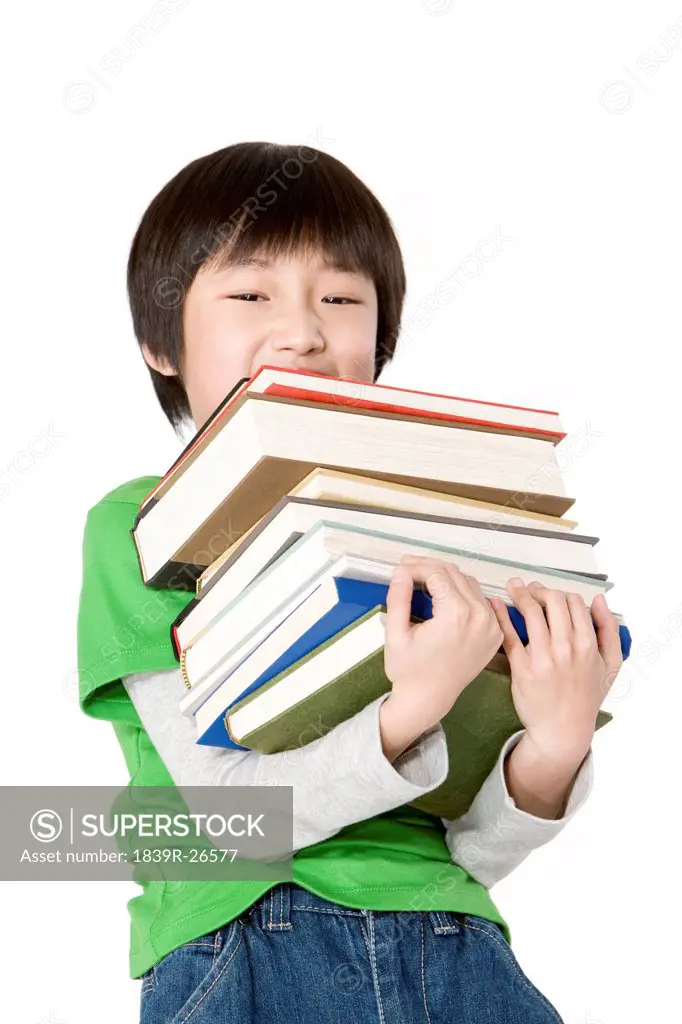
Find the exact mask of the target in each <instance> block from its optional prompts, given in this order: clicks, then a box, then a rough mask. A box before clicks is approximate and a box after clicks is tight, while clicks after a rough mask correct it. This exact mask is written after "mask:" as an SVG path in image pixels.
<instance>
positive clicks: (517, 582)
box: [508, 576, 523, 587]
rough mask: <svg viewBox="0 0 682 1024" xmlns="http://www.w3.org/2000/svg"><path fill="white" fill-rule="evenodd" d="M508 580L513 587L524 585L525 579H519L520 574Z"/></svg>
mask: <svg viewBox="0 0 682 1024" xmlns="http://www.w3.org/2000/svg"><path fill="white" fill-rule="evenodd" d="M508 582H509V585H510V586H512V587H522V586H523V580H522V579H519V577H518V576H512V578H511V579H510V580H509V581H508Z"/></svg>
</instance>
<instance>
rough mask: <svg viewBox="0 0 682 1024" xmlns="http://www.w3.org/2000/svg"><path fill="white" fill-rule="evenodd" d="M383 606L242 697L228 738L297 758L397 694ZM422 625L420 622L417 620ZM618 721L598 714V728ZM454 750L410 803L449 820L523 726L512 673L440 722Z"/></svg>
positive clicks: (481, 681)
mask: <svg viewBox="0 0 682 1024" xmlns="http://www.w3.org/2000/svg"><path fill="white" fill-rule="evenodd" d="M385 620H386V609H385V606H380V605H378V606H376V607H375V608H372V609H371V610H370V611H368V612H367V613H366V614H365V615H363V616H361V617H360V618H359V619H356V620H355V622H352V623H351V624H350V625H349V626H347V627H346V628H345V629H343V630H341V631H340V632H339V633H337V634H336V635H335V636H333V637H331V638H330V639H329V640H327V641H326V642H325V643H323V644H320V645H319V647H316V648H315V649H314V650H312V651H310V652H309V653H308V654H307V655H306V656H305V657H303V658H300V659H299V660H298V661H296V662H294V663H293V664H292V665H290V666H289V667H288V668H286V669H285V670H284V671H282V672H280V673H279V674H278V675H276V676H274V677H273V678H272V679H270V680H269V681H268V682H267V683H265V684H264V685H263V686H261V687H259V688H258V689H257V690H255V691H253V692H252V693H250V694H248V695H247V696H246V697H242V698H241V699H240V700H239V701H237V702H236V703H235V704H233V705H232V706H231V707H230V709H229V711H227V712H226V714H225V727H226V729H227V731H228V733H229V735H230V737H231V738H232V739H233V740H234V741H235V742H237V743H240V744H242V745H243V746H246V747H248V748H249V749H251V750H258V751H260V752H261V753H265V754H272V753H276V752H279V751H283V750H293V749H296V748H297V747H301V746H304V745H305V744H307V743H311V742H312V741H313V740H314V739H317V738H318V737H319V736H323V735H325V734H326V733H327V732H329V731H330V730H331V729H333V728H334V727H335V726H336V725H338V724H339V723H340V722H343V721H345V720H346V719H347V718H351V717H352V716H353V715H355V714H357V712H358V711H361V710H362V708H364V707H366V706H367V704H369V703H371V702H372V701H373V700H375V699H376V698H377V697H379V696H381V695H382V694H384V693H389V692H390V691H391V682H390V680H389V679H388V677H387V676H386V673H385V671H384V639H385ZM413 621H419V620H413ZM612 718H613V716H612V715H611V714H610V713H609V712H607V711H599V712H598V714H597V719H596V723H595V724H596V728H597V729H599V728H601V726H603V725H605V724H606V723H607V722H609V721H611V719H612ZM442 725H443V729H444V731H445V737H446V742H447V748H448V757H449V770H448V775H447V778H446V779H445V781H444V782H443V783H442V784H441V785H440V786H438V787H436V788H435V789H433V790H431V792H430V793H426V794H425V795H424V796H421V797H418V798H417V799H416V800H413V801H410V802H411V804H412V805H413V806H414V807H417V808H419V809H420V810H423V811H427V812H428V813H430V814H435V815H438V816H439V817H443V818H450V819H452V818H458V817H459V816H460V815H462V814H464V812H465V811H466V810H468V808H469V806H470V805H471V802H472V801H473V799H474V797H475V796H476V793H477V792H478V790H479V789H480V787H481V786H482V784H483V782H484V781H485V779H486V778H487V776H488V775H489V774H490V772H491V771H492V769H493V767H494V766H495V763H496V761H497V758H498V757H499V754H500V750H501V749H502V747H503V745H504V743H505V741H506V740H507V739H508V738H509V737H510V736H511V735H512V734H513V733H515V732H517V731H518V730H519V729H522V728H523V725H522V723H521V721H520V719H519V717H518V715H517V713H516V709H515V707H514V703H513V700H512V696H511V679H510V676H509V673H508V672H504V671H497V670H495V669H493V668H491V667H490V666H489V667H487V668H485V669H483V671H482V672H481V673H479V675H478V676H477V677H476V678H475V679H474V680H473V681H472V682H471V683H469V685H468V686H467V687H466V688H465V689H464V691H463V692H462V693H461V694H460V696H459V697H458V698H457V700H456V701H455V703H454V705H453V706H452V708H451V709H450V710H449V711H448V713H447V714H446V715H445V717H444V718H443V719H442Z"/></svg>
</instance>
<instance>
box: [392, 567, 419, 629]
mask: <svg viewBox="0 0 682 1024" xmlns="http://www.w3.org/2000/svg"><path fill="white" fill-rule="evenodd" d="M413 584H414V580H413V577H412V573H411V571H410V569H409V567H408V566H401V565H396V567H395V568H394V570H393V575H392V576H391V582H390V584H389V587H388V591H387V593H386V643H395V642H399V641H401V640H403V639H404V638H405V636H406V635H407V634H408V633H409V631H410V629H411V628H412V624H411V618H410V617H411V612H412V594H413V591H414V585H413Z"/></svg>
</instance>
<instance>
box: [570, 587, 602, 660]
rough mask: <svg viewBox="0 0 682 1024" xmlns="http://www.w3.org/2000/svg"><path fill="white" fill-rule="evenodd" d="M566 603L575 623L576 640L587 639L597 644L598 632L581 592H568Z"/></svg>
mask: <svg viewBox="0 0 682 1024" xmlns="http://www.w3.org/2000/svg"><path fill="white" fill-rule="evenodd" d="M566 604H567V606H568V611H569V614H570V616H571V622H572V623H573V637H574V639H575V640H577V641H580V642H581V643H582V641H585V643H592V644H594V645H595V647H596V646H597V633H596V630H595V628H594V622H593V621H592V616H591V615H590V610H589V608H588V607H587V605H586V604H585V601H584V599H583V598H582V597H581V596H580V594H572V593H569V594H566Z"/></svg>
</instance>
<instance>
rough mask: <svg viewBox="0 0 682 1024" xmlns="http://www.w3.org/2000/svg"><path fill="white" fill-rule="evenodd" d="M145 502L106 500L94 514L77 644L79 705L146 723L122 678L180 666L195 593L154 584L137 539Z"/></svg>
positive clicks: (99, 714) (97, 714)
mask: <svg viewBox="0 0 682 1024" xmlns="http://www.w3.org/2000/svg"><path fill="white" fill-rule="evenodd" d="M138 507H139V503H138V502H135V501H107V500H106V499H104V500H102V501H101V502H99V503H98V504H97V505H95V506H94V507H93V508H91V509H90V511H89V512H88V515H87V519H86V523H85V530H84V535H83V553H82V581H81V592H80V600H79V607H78V626H77V647H78V677H79V703H80V707H81V709H82V710H83V711H84V712H85V713H86V714H87V715H90V716H91V717H93V718H103V719H109V720H111V721H123V722H131V723H139V716H138V715H137V712H136V710H135V707H134V705H133V704H132V702H131V700H130V698H129V697H128V694H127V693H126V691H125V689H124V687H123V684H122V683H121V678H122V676H124V675H126V674H130V673H134V672H153V671H158V670H162V669H170V668H173V667H175V668H177V667H178V663H177V660H176V658H175V655H174V653H173V648H172V645H171V638H170V628H171V625H172V623H173V622H174V620H175V619H176V618H177V616H178V615H179V614H180V612H181V611H182V610H183V608H184V607H185V606H186V605H187V603H188V602H189V601H190V600H191V599H192V597H193V590H192V589H191V588H190V587H189V584H188V589H187V590H169V589H160V588H153V587H147V586H145V585H144V583H143V582H142V576H141V573H140V567H139V563H138V559H137V551H136V548H135V543H134V541H133V538H132V535H131V529H132V527H133V524H134V521H135V517H136V515H137V511H138Z"/></svg>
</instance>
